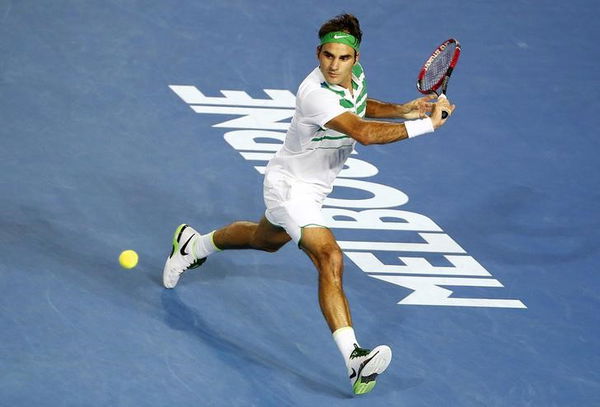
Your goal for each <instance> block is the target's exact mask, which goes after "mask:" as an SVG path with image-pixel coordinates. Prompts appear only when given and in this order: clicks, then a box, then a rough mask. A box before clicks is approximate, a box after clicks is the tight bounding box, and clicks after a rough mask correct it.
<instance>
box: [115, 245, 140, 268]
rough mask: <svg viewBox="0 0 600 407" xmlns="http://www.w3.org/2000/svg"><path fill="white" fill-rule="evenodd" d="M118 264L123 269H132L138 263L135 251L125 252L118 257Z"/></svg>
mask: <svg viewBox="0 0 600 407" xmlns="http://www.w3.org/2000/svg"><path fill="white" fill-rule="evenodd" d="M119 263H120V264H121V267H123V268H126V269H132V268H134V267H135V266H136V265H137V263H138V254H137V253H136V252H135V250H125V251H123V252H121V254H120V255H119Z"/></svg>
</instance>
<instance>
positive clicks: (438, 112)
mask: <svg viewBox="0 0 600 407" xmlns="http://www.w3.org/2000/svg"><path fill="white" fill-rule="evenodd" d="M443 110H446V111H449V112H450V113H452V111H453V110H454V105H452V106H451V105H450V103H449V102H448V100H446V99H441V100H440V101H438V102H437V103H434V104H433V110H432V111H431V116H429V117H430V119H431V122H432V124H433V128H434V129H437V128H438V127H440V126H442V125H443V124H444V123H446V120H448V117H450V115H448V117H446V119H442V111H443ZM326 126H327V127H328V128H330V129H333V130H336V131H339V132H340V133H344V134H346V135H348V136H350V137H352V138H353V139H355V140H356V141H358V142H359V143H360V144H363V145H369V144H388V143H393V142H395V141H399V140H404V139H406V138H408V132H407V130H406V125H405V124H404V123H393V122H383V121H375V120H364V119H363V118H361V117H360V116H357V115H356V114H354V113H350V112H345V113H342V114H340V115H338V116H336V117H334V118H333V119H331V120H330V121H328V122H327V124H326Z"/></svg>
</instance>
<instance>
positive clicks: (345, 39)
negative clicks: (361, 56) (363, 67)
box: [321, 31, 360, 51]
mask: <svg viewBox="0 0 600 407" xmlns="http://www.w3.org/2000/svg"><path fill="white" fill-rule="evenodd" d="M330 42H337V43H340V44H346V45H348V46H350V47H352V48H354V50H355V51H358V49H359V48H360V42H358V39H357V38H356V37H355V36H354V35H352V34H348V33H346V32H343V31H333V32H330V33H327V34H325V35H324V36H322V37H321V45H323V44H327V43H330Z"/></svg>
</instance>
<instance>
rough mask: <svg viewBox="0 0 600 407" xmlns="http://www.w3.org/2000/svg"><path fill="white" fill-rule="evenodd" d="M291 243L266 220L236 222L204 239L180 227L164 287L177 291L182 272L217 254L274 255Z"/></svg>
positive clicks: (204, 236)
mask: <svg viewBox="0 0 600 407" xmlns="http://www.w3.org/2000/svg"><path fill="white" fill-rule="evenodd" d="M289 241H290V237H289V235H288V234H287V233H286V231H285V230H284V229H283V228H280V227H277V226H275V225H272V224H271V223H270V222H269V221H268V220H267V219H266V218H264V217H263V218H262V219H261V220H260V222H259V223H254V222H246V221H239V222H234V223H232V224H230V225H227V226H225V227H223V228H220V229H218V230H215V231H212V232H210V233H207V234H205V235H202V234H200V233H199V232H198V231H196V230H195V229H194V228H192V227H191V226H189V225H180V226H179V227H178V228H177V230H176V231H175V234H174V236H173V249H172V250H171V254H170V255H169V257H168V258H167V261H166V263H165V267H164V270H163V285H164V286H165V287H166V288H174V287H175V286H176V285H177V283H178V282H179V278H180V277H181V274H182V273H183V272H185V271H186V270H189V269H192V268H195V267H198V266H200V265H201V264H203V263H204V262H205V261H206V258H207V257H208V256H209V255H211V254H212V253H215V252H217V251H221V250H230V249H256V250H264V251H268V252H275V251H277V250H279V248H281V246H283V245H284V244H286V243H287V242H289Z"/></svg>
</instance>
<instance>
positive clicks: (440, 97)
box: [438, 93, 448, 119]
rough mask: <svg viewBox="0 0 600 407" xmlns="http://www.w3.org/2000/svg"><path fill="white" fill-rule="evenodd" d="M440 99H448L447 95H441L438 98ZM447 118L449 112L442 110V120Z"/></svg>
mask: <svg viewBox="0 0 600 407" xmlns="http://www.w3.org/2000/svg"><path fill="white" fill-rule="evenodd" d="M438 99H447V98H446V95H444V94H443V93H442V94H441V95H439V96H438ZM446 117H448V112H447V111H445V110H442V119H445V118H446Z"/></svg>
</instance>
